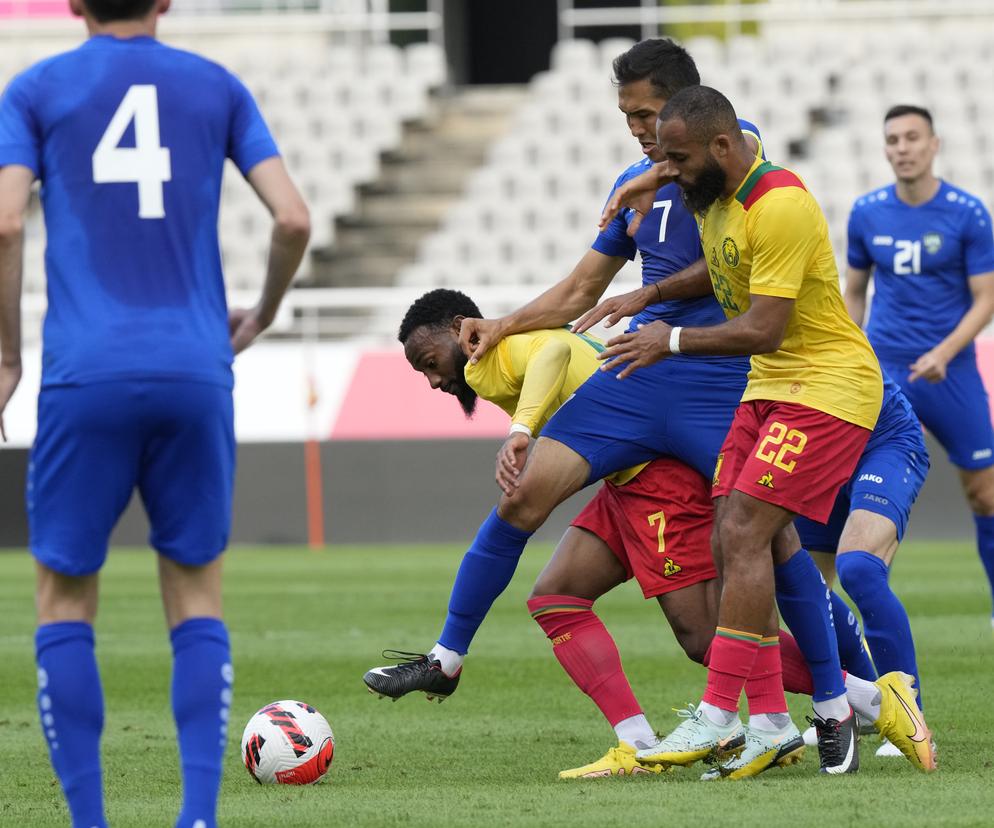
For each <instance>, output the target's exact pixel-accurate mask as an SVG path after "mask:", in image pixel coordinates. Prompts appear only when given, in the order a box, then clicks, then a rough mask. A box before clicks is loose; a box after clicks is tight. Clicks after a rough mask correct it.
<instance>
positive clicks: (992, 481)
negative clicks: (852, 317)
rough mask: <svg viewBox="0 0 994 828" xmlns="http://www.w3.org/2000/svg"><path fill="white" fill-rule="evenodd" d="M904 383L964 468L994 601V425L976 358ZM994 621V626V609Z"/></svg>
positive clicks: (965, 487) (961, 471) (927, 423)
mask: <svg viewBox="0 0 994 828" xmlns="http://www.w3.org/2000/svg"><path fill="white" fill-rule="evenodd" d="M905 373H906V372H905ZM893 376H900V375H893ZM901 387H902V390H903V391H904V393H905V394H906V395H907V397H908V399H909V400H910V402H911V405H912V406H913V407H914V411H915V413H916V414H917V415H918V417H919V418H920V419H921V421H922V423H923V424H924V425H925V427H926V428H927V429H928V430H929V431H931V432H932V434H934V435H935V438H936V439H937V440H938V441H939V443H940V444H941V445H942V447H943V448H945V450H946V452H947V454H948V456H949V460H950V462H951V463H952V464H953V465H954V466H956V468H957V469H958V470H959V475H960V481H961V483H962V486H963V491H964V493H965V495H966V498H967V502H968V503H969V505H970V509H971V511H972V512H973V519H974V523H975V527H976V536H977V551H978V553H979V555H980V561H981V564H982V565H983V567H984V571H985V572H986V574H987V581H988V586H989V587H990V590H991V595H992V606H994V465H992V463H994V427H992V425H991V416H990V403H989V400H988V396H987V390H986V389H985V388H984V383H983V380H982V379H981V377H980V372H979V370H978V369H977V364H976V361H975V360H965V361H961V360H954V361H953V362H952V363H951V364H950V365H949V367H948V369H947V371H946V378H945V379H944V380H943V381H942V382H937V383H929V382H924V381H918V382H915V383H911V384H910V385H909V384H908V383H907V382H902V385H901ZM991 625H992V628H994V610H992V615H991Z"/></svg>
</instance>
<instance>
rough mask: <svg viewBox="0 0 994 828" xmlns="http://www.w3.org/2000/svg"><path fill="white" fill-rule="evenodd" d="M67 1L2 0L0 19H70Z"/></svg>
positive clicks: (0, 3)
mask: <svg viewBox="0 0 994 828" xmlns="http://www.w3.org/2000/svg"><path fill="white" fill-rule="evenodd" d="M71 14H72V12H70V11H69V3H68V2H66V0H0V18H4V17H6V18H25V17H69V16H70V15H71Z"/></svg>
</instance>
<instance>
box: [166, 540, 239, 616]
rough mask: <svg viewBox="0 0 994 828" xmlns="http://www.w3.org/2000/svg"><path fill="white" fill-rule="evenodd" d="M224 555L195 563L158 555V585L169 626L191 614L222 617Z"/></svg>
mask: <svg viewBox="0 0 994 828" xmlns="http://www.w3.org/2000/svg"><path fill="white" fill-rule="evenodd" d="M223 560H224V559H223V557H217V558H215V559H214V560H212V561H210V562H208V563H206V564H203V565H198V566H188V565H185V564H181V563H177V562H176V561H174V560H171V559H170V558H167V557H165V556H163V555H159V587H160V589H161V591H162V606H163V609H164V610H165V614H166V624H167V625H168V627H169V629H174V628H175V627H177V626H179V625H180V624H182V623H183V622H184V621H187V620H189V619H190V618H220V617H221V572H222V561H223Z"/></svg>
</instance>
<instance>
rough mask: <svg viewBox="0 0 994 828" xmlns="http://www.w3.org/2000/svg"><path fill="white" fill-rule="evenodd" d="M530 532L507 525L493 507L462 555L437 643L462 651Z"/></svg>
mask: <svg viewBox="0 0 994 828" xmlns="http://www.w3.org/2000/svg"><path fill="white" fill-rule="evenodd" d="M531 536H532V533H531V532H525V531H524V530H523V529H518V528H517V527H515V526H511V524H510V523H508V522H507V521H506V520H503V519H502V518H501V517H500V515H498V514H497V510H496V509H494V510H493V511H492V512H491V513H490V514H489V515H488V516H487V519H486V520H485V521H483V525H482V526H480V530H479V531H478V532H477V533H476V537H475V538H474V539H473V544H472V545H471V546H470V547H469V550H468V551H467V552H466V554H465V555H464V556H463V559H462V563H461V564H460V565H459V572H458V574H457V575H456V582H455V583H454V584H453V585H452V595H451V596H450V597H449V614H448V616H446V619H445V626H444V627H443V628H442V634H441V635H440V636H439V638H438V643H439V644H441V645H442V646H443V647H448V648H449V649H450V650H455V651H456V652H457V653H461V654H463V655H465V654H466V653H467V652H469V645H470V642H471V641H472V640H473V636H474V635H476V631H477V630H478V629H479V628H480V624H482V623H483V619H484V618H486V616H487V613H488V612H489V611H490V607H491V605H492V604H493V602H494V601H496V600H497V596H498V595H500V594H501V593H502V592H503V591H504V589H505V588H506V587H507V585H508V584H509V583H511V576H513V575H514V570H515V569H517V567H518V558H520V557H521V553H522V552H524V551H525V544H526V543H528V538H530V537H531Z"/></svg>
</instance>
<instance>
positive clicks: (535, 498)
mask: <svg viewBox="0 0 994 828" xmlns="http://www.w3.org/2000/svg"><path fill="white" fill-rule="evenodd" d="M589 477H590V466H589V465H588V463H587V461H586V460H584V458H583V457H581V456H580V455H579V454H577V453H576V452H575V451H573V449H571V448H570V447H569V446H567V445H564V444H563V443H560V442H558V441H556V440H550V439H549V438H547V437H539V438H538V440H537V441H536V443H535V446H534V448H533V449H532V451H531V454H530V455H529V457H528V462H527V463H525V468H524V470H523V471H522V473H521V477H520V480H519V486H518V488H517V489H516V490H515V491H514V493H513V494H512V495H510V496H508V495H502V496H501V499H500V503H499V504H498V507H497V513H498V514H499V515H500V516H501V518H503V519H504V520H506V521H508V522H509V523H511V524H512V525H514V526H517V527H518V528H519V529H526V530H534V529H537V528H538V527H539V526H541V525H542V524H543V523H544V522H545V519H546V518H547V517H548V516H549V515H550V514H551V513H552V511H553V510H554V509H555V508H556V507H557V506H558V505H559V504H560V503H562V502H563V501H564V500H566V498H568V497H569V496H570V495H572V494H575V493H576V492H578V491H580V489H582V488H583V487H584V486H585V485H586V484H587V480H588V478H589Z"/></svg>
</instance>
